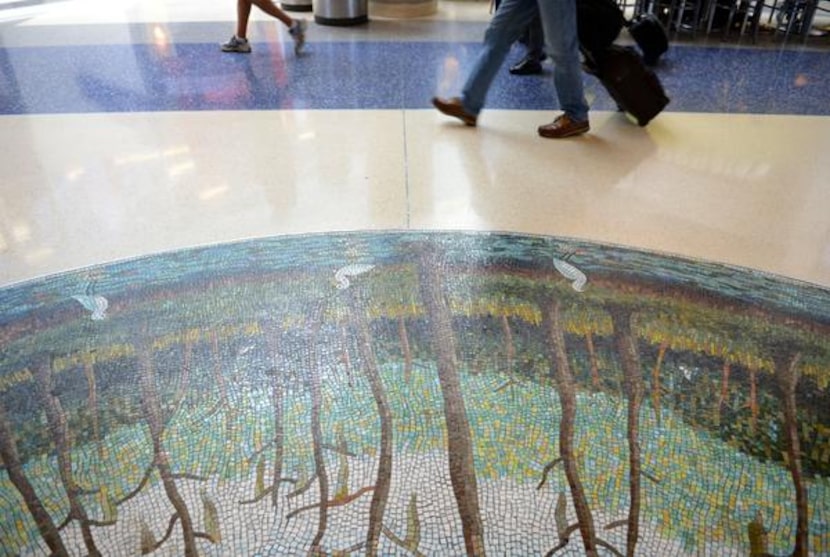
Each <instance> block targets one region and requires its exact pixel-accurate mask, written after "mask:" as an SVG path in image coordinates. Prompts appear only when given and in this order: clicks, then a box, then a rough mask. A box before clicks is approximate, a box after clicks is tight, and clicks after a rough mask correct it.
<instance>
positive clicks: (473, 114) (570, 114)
mask: <svg viewBox="0 0 830 557" xmlns="http://www.w3.org/2000/svg"><path fill="white" fill-rule="evenodd" d="M537 11H538V14H539V15H540V16H541V20H542V28H543V29H544V36H545V39H546V43H547V46H548V48H547V49H546V51H545V52H546V53H547V55H548V56H550V57H551V59H552V60H553V63H554V69H553V83H554V86H555V88H556V95H557V97H558V99H559V106H560V108H561V109H562V111H563V114H560V115H559V116H557V117H556V118H555V119H554V120H553V122H551V123H550V124H545V125H542V126H539V128H538V133H539V135H540V136H542V137H548V138H554V139H560V138H565V137H572V136H575V135H581V134H583V133H585V132H587V131H588V130H589V129H590V125H589V123H588V102H587V101H586V99H585V92H584V90H583V83H582V61H581V58H580V53H579V39H578V37H577V27H576V0H538V3H537V0H501V5H500V6H499V9H498V10H496V13H495V15H494V16H493V19H491V20H490V24H489V26H488V27H487V31H485V33H484V48H483V49H482V50H481V52H480V53H479V55H478V57H477V58H476V61H475V63H474V64H473V69H472V71H471V72H470V75H469V76H468V77H467V81H466V82H465V83H464V86H463V88H462V90H461V96H460V97H453V98H450V99H443V98H440V97H435V98H433V99H432V104H433V105H434V106H435V107H436V108H437V109H438V110H439V111H441V112H442V113H444V114H447V115H448V116H453V117H455V118H458V119H459V120H461V121H462V122H464V123H465V124H466V125H468V126H475V125H476V122H477V119H478V114H479V112H481V109H482V108H483V107H484V100H485V97H486V96H487V91H488V90H489V89H490V85H491V84H492V83H493V79H495V77H496V74H497V72H498V71H499V69H500V68H501V66H502V64H503V62H504V59H505V57H506V56H507V54H508V52H509V50H510V47H511V45H512V44H513V43H514V42H515V41H516V40H517V39H518V38H519V37H520V36H521V35H522V33H523V32H524V30H525V29H526V28H527V26H528V25H529V24H530V22H531V20H532V19H533V17H534V15H536V14H537Z"/></svg>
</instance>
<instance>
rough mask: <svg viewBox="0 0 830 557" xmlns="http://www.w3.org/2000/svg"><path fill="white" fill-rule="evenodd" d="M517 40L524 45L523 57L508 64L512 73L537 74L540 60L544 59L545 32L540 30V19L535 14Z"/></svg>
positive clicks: (545, 56)
mask: <svg viewBox="0 0 830 557" xmlns="http://www.w3.org/2000/svg"><path fill="white" fill-rule="evenodd" d="M519 42H520V43H522V44H523V45H524V47H525V55H524V57H523V58H522V59H521V60H519V61H518V62H516V63H515V64H514V65H512V66H510V73H512V74H513V75H537V74H540V73H542V62H544V61H545V58H547V55H546V54H545V33H544V31H543V30H542V20H541V19H539V14H536V15H535V16H534V17H533V19H532V20H531V21H530V23H529V24H528V26H527V28H526V29H525V31H524V33H522V36H521V37H520V38H519Z"/></svg>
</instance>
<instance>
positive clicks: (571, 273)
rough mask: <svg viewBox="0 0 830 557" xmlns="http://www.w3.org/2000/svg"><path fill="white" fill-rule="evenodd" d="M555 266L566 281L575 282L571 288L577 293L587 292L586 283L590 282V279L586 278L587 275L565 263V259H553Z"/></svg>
mask: <svg viewBox="0 0 830 557" xmlns="http://www.w3.org/2000/svg"><path fill="white" fill-rule="evenodd" d="M553 266H554V267H555V268H556V270H557V271H559V274H561V275H562V276H563V277H565V278H566V279H568V280H570V281H573V282H571V288H573V289H574V290H576V291H577V292H582V291H584V290H585V283H587V282H588V277H586V276H585V273H583V272H582V271H580V270H579V269H577V268H576V267H574V266H573V265H571V264H570V263H568V262H567V261H565V260H564V259H558V258H556V257H554V258H553Z"/></svg>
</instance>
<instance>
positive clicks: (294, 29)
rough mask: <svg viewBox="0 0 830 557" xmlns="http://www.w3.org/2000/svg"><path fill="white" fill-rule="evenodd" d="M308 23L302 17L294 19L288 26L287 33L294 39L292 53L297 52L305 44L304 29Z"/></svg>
mask: <svg viewBox="0 0 830 557" xmlns="http://www.w3.org/2000/svg"><path fill="white" fill-rule="evenodd" d="M307 27H308V24H307V23H306V22H305V20H304V19H295V20H294V23H292V24H291V27H289V28H288V34H289V35H291V38H292V39H294V54H299V53H300V52H301V51H302V50H303V46H304V45H305V30H306V28H307Z"/></svg>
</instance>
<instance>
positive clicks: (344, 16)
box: [314, 0, 369, 25]
mask: <svg viewBox="0 0 830 557" xmlns="http://www.w3.org/2000/svg"><path fill="white" fill-rule="evenodd" d="M314 21H315V22H316V23H319V24H320V25H358V24H360V23H366V22H367V21H369V2H368V0H314Z"/></svg>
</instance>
